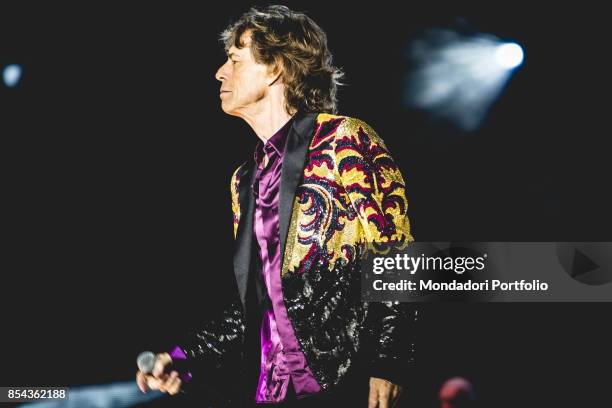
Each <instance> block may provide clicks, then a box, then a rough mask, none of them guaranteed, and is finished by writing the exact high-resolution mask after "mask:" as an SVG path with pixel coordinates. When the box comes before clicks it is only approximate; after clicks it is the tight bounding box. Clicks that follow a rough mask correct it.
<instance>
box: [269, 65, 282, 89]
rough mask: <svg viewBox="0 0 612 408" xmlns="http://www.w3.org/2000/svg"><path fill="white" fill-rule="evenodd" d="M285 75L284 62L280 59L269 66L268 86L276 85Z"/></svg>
mask: <svg viewBox="0 0 612 408" xmlns="http://www.w3.org/2000/svg"><path fill="white" fill-rule="evenodd" d="M282 75H283V64H282V63H281V62H280V61H277V62H275V63H274V64H273V65H270V66H269V67H268V86H272V85H274V84H275V83H276V82H277V81H279V80H280V78H281V76H282Z"/></svg>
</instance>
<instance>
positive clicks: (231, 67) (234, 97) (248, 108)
mask: <svg viewBox="0 0 612 408" xmlns="http://www.w3.org/2000/svg"><path fill="white" fill-rule="evenodd" d="M242 44H244V47H242V48H236V47H235V46H232V47H231V48H230V49H229V50H227V61H225V63H224V64H223V65H222V66H221V67H220V68H219V70H218V71H217V73H216V75H215V78H217V80H219V81H221V89H220V98H221V108H222V109H223V111H224V112H225V113H227V114H230V115H235V116H243V115H244V114H245V113H246V114H249V113H256V112H257V111H258V104H261V103H262V100H263V99H264V98H265V97H266V95H267V93H268V81H269V79H270V73H269V71H270V70H269V69H268V66H267V65H265V64H261V63H258V62H256V61H255V59H254V58H253V55H252V53H251V38H250V35H248V33H245V34H244V35H243V36H242Z"/></svg>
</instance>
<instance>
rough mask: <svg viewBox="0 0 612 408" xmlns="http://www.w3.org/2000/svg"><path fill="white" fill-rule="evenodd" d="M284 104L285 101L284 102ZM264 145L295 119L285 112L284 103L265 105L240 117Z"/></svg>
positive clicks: (243, 113)
mask: <svg viewBox="0 0 612 408" xmlns="http://www.w3.org/2000/svg"><path fill="white" fill-rule="evenodd" d="M283 102H284V101H283ZM240 116H241V117H242V119H244V120H245V121H246V122H247V123H248V124H249V126H251V128H252V129H253V131H254V132H255V134H256V135H257V137H258V138H259V139H261V140H262V141H263V142H264V143H266V142H267V141H268V139H270V138H271V137H272V136H274V134H275V133H276V132H277V131H278V130H279V129H280V128H282V127H283V126H284V125H285V124H286V123H287V122H288V121H289V119H291V118H292V117H293V114H289V113H288V112H287V111H286V110H285V105H284V103H274V104H273V103H264V104H260V105H259V106H258V107H257V109H254V110H252V111H250V112H242V115H240Z"/></svg>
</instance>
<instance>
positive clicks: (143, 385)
mask: <svg viewBox="0 0 612 408" xmlns="http://www.w3.org/2000/svg"><path fill="white" fill-rule="evenodd" d="M136 384H137V385H138V389H139V390H140V392H142V393H143V394H144V393H145V392H147V380H146V379H145V375H144V374H143V373H142V372H140V371H138V372H137V373H136Z"/></svg>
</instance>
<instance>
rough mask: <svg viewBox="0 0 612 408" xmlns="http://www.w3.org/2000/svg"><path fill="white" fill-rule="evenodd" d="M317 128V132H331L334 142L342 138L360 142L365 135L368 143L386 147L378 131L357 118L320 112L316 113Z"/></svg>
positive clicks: (350, 141) (345, 141)
mask: <svg viewBox="0 0 612 408" xmlns="http://www.w3.org/2000/svg"><path fill="white" fill-rule="evenodd" d="M317 129H318V132H324V133H328V135H329V133H333V135H334V139H335V140H336V142H338V141H339V140H343V141H344V143H347V142H348V143H360V142H361V139H363V137H364V136H365V137H366V138H367V139H368V142H369V143H373V144H376V145H379V146H380V147H382V148H383V149H385V150H386V149H387V148H386V146H385V142H384V141H383V140H382V138H381V137H380V136H379V135H378V133H376V131H375V130H374V129H372V127H371V126H370V125H369V124H368V123H367V122H365V121H364V120H361V119H359V118H353V117H350V116H344V115H332V114H328V113H320V114H319V115H317ZM324 129H328V130H327V131H325V130H324Z"/></svg>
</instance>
